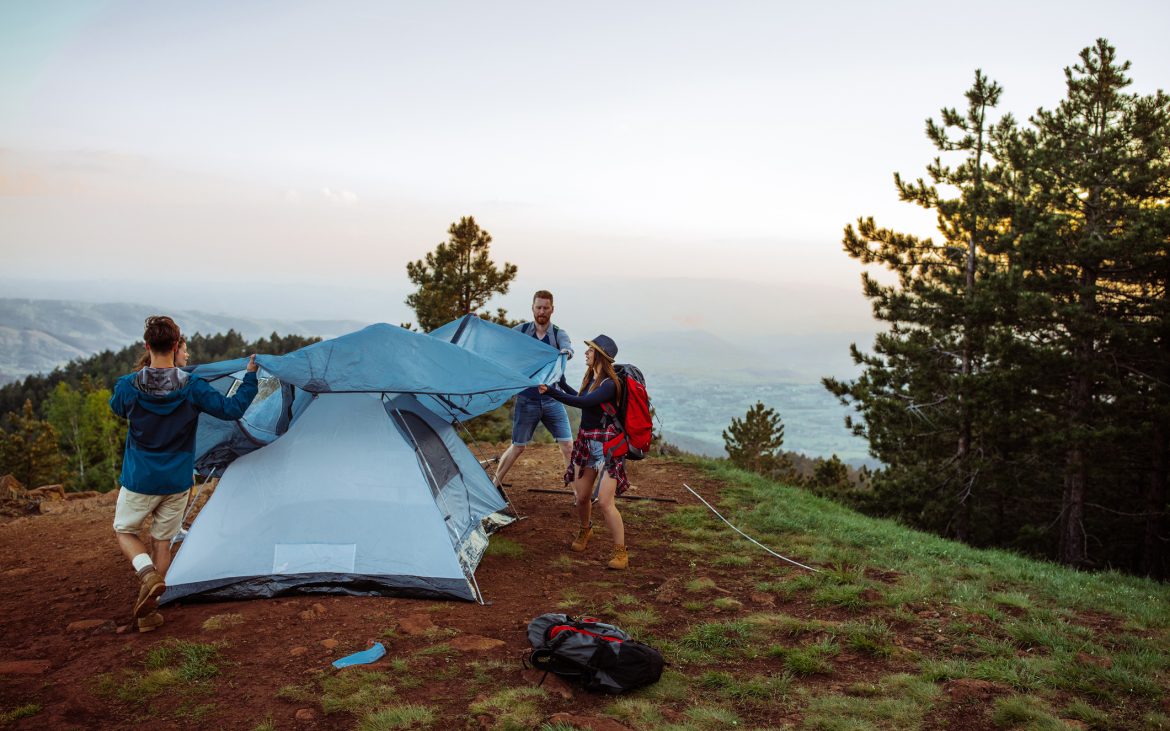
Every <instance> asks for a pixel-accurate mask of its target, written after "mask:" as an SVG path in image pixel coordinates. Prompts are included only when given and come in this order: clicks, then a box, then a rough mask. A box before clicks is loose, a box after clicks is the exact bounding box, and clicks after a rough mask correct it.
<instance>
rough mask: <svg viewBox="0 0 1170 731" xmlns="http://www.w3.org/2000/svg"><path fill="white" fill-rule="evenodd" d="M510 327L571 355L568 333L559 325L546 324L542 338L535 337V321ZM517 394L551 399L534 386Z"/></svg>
mask: <svg viewBox="0 0 1170 731" xmlns="http://www.w3.org/2000/svg"><path fill="white" fill-rule="evenodd" d="M512 329H513V330H516V331H517V332H521V333H524V334H525V335H528V336H529V337H532V338H536V339H537V340H539V341H540V342H542V343H545V344H546V345H551V346H553V347H554V348H556V349H557V350H560V351H562V352H565V351H567V353H566V354H567V355H568V356H569V357H570V358H572V357H573V345H572V342H571V341H570V340H569V333H567V332H565V331H564V330H562V329H560V328H559V327H557V326H556V325H554V324H552V323H551V322H550V323H549V324H548V330H547V331H545V333H544V337H543V338H537V337H536V323H535V322H522V323H520V324H519V325H516V326H515V327H513V328H512ZM518 395H519V396H520V397H521V398H543V399H544V400H546V401H551V400H552V399H551V398H550V397H549V396H543V397H542V396H541V395H540V391H538V390H537V389H535V388H526V389H524V390H523V391H521V392H520V393H519V394H518Z"/></svg>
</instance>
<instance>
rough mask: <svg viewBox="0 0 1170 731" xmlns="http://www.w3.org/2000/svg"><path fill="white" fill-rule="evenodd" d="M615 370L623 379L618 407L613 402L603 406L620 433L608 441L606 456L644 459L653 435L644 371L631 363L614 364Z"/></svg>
mask: <svg viewBox="0 0 1170 731" xmlns="http://www.w3.org/2000/svg"><path fill="white" fill-rule="evenodd" d="M613 369H614V372H616V373H617V377H618V378H619V379H620V380H621V385H622V397H621V400H620V402H619V403H618V406H617V408H616V409H615V408H614V407H613V405H612V404H604V405H602V407H601V408H602V410H604V411H605V413H606V414H607V415H608V416H609V418H610V419H612V420H613V421H614V422H615V423H617V425H618V428H619V429H621V433H620V434H618V435H617V436H615V437H614V438H613V439H610V440H608V441H606V443H605V456H606V457H611V458H612V457H625V458H626V459H642V458H643V457H645V456H646V451H647V450H648V449H650V442H651V440H652V439H653V437H654V423H653V421H652V418H653V417H652V416H651V415H650V395H649V394H648V393H646V378H645V377H644V376H643V375H642V371H640V370H638V368H637V367H636V366H632V365H630V364H628V363H625V364H619V365H615V366H614V367H613Z"/></svg>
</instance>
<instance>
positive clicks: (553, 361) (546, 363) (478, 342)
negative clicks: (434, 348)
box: [431, 315, 567, 384]
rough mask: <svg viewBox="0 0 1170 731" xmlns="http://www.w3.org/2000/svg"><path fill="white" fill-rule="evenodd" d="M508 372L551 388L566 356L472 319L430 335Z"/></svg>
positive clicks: (559, 374)
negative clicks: (550, 385)
mask: <svg viewBox="0 0 1170 731" xmlns="http://www.w3.org/2000/svg"><path fill="white" fill-rule="evenodd" d="M431 337H435V338H439V339H440V340H446V341H447V342H449V343H454V344H455V345H458V346H459V347H461V348H466V349H467V350H470V351H471V352H473V353H475V354H476V355H480V356H483V357H484V358H487V359H489V360H494V361H496V362H497V363H499V364H501V365H503V366H504V367H506V368H508V369H509V370H512V371H515V372H518V373H521V374H524V375H527V376H530V377H532V378H535V379H536V380H537V381H539V382H540V383H547V384H553V383H556V382H557V381H559V380H560V378H561V376H562V375H564V372H565V361H566V359H567V358H566V356H564V355H561V354H560V351H558V350H557V349H556V348H554V347H552V346H551V345H549V344H548V343H545V342H542V341H540V340H537V339H536V338H534V337H531V336H529V335H524V334H522V333H520V332H517V331H516V330H513V329H512V328H509V327H504V326H503V325H497V324H496V323H494V322H488V321H487V320H484V319H483V318H481V317H476V316H475V315H465V316H463V317H461V318H459V319H458V320H453V321H451V322H449V323H447V324H446V325H444V326H442V327H440V328H439V329H437V330H435V331H433V332H432V333H431Z"/></svg>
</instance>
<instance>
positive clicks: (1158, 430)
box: [1141, 417, 1170, 580]
mask: <svg viewBox="0 0 1170 731" xmlns="http://www.w3.org/2000/svg"><path fill="white" fill-rule="evenodd" d="M1168 431H1170V430H1167V428H1166V425H1165V424H1164V423H1162V422H1161V421H1160V417H1157V418H1155V421H1154V435H1153V436H1154V439H1153V452H1152V454H1151V455H1150V469H1149V472H1148V475H1147V479H1148V482H1147V483H1146V526H1145V538H1144V541H1143V543H1142V565H1141V571H1142V573H1144V574H1145V575H1146V576H1149V577H1150V578H1153V579H1159V580H1161V579H1165V578H1166V559H1165V553H1166V540H1167V537H1166V508H1167V497H1168V492H1167V463H1168V462H1170V459H1168V457H1170V443H1168V442H1167V436H1170V434H1168Z"/></svg>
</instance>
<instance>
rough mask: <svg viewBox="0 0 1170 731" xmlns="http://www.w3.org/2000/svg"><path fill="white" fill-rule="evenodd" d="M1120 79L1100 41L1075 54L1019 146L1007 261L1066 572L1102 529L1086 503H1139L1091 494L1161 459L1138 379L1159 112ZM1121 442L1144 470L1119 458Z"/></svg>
mask: <svg viewBox="0 0 1170 731" xmlns="http://www.w3.org/2000/svg"><path fill="white" fill-rule="evenodd" d="M1129 68H1130V64H1129V63H1128V62H1124V63H1121V62H1118V61H1117V58H1116V51H1115V49H1114V48H1113V47H1112V46H1111V45H1110V44H1109V43H1108V42H1107V41H1105V40H1104V39H1100V40H1098V41H1097V43H1096V44H1095V45H1094V46H1091V47H1089V48H1085V49H1084V50H1083V51H1082V52H1081V54H1080V63H1078V64H1075V65H1073V66H1072V67H1071V68H1066V69H1065V80H1066V87H1067V94H1066V97H1065V99H1064V100H1063V101H1061V103H1060V104H1059V105H1058V106H1057V107H1056V108H1055V109H1054V110H1052V111H1046V110H1044V109H1041V110H1039V111H1038V112H1037V113H1036V114H1035V115H1034V116H1033V118H1032V120H1031V121H1032V124H1033V127H1034V130H1033V131H1030V132H1029V133H1028V134H1026V135H1025V140H1026V146H1027V148H1028V149H1030V150H1031V159H1030V165H1031V169H1032V171H1033V172H1032V174H1033V176H1034V180H1033V187H1032V191H1031V194H1030V196H1029V197H1028V199H1027V200H1025V201H1023V203H1022V205H1021V206H1020V210H1019V211H1018V213H1017V218H1018V219H1020V221H1021V222H1022V228H1023V229H1024V231H1025V234H1024V235H1022V236H1020V238H1019V242H1018V247H1017V249H1016V252H1015V255H1016V256H1017V257H1019V259H1020V260H1021V261H1022V262H1023V266H1024V267H1025V268H1026V269H1027V270H1028V271H1029V272H1030V276H1029V277H1028V278H1027V280H1026V281H1025V290H1026V294H1027V295H1028V296H1029V298H1030V299H1032V300H1033V301H1034V302H1035V303H1037V304H1036V306H1035V307H1034V310H1035V312H1036V313H1037V314H1036V315H1035V316H1034V317H1032V318H1031V319H1030V321H1029V322H1028V323H1027V326H1028V328H1027V329H1028V330H1029V331H1030V332H1028V333H1027V334H1028V336H1029V341H1030V342H1031V343H1034V344H1036V345H1035V346H1034V347H1033V349H1032V350H1033V352H1034V353H1038V355H1036V356H1035V357H1036V359H1037V360H1043V361H1044V362H1045V363H1046V365H1047V371H1048V372H1047V380H1046V381H1045V383H1046V384H1048V386H1049V387H1048V388H1047V389H1046V390H1047V391H1048V392H1049V393H1051V404H1052V407H1053V410H1054V411H1055V412H1057V413H1059V417H1060V418H1059V422H1058V424H1056V430H1055V431H1054V432H1053V434H1052V435H1051V439H1052V440H1053V441H1054V446H1055V448H1056V450H1057V452H1058V453H1059V461H1060V464H1061V467H1062V470H1061V471H1062V493H1061V498H1060V547H1059V556H1060V560H1061V561H1062V562H1064V563H1066V564H1070V565H1074V566H1081V565H1085V564H1086V563H1088V561H1089V556H1088V543H1089V536H1090V531H1089V530H1088V529H1087V528H1086V525H1087V523H1089V522H1092V521H1094V520H1095V521H1097V522H1098V523H1100V524H1101V525H1106V524H1109V523H1112V519H1110V518H1108V517H1106V516H1104V515H1102V516H1093V517H1090V516H1087V515H1086V507H1087V506H1088V505H1089V503H1090V502H1097V503H1100V502H1109V503H1116V502H1118V501H1131V500H1136V499H1139V496H1137V495H1129V494H1127V492H1126V491H1114V492H1113V494H1108V492H1107V491H1105V490H1103V485H1104V484H1108V483H1115V484H1116V483H1120V482H1122V481H1123V480H1124V477H1123V475H1126V474H1127V473H1129V474H1132V475H1133V477H1134V478H1136V477H1137V474H1135V473H1133V470H1134V469H1135V462H1140V463H1143V464H1147V465H1153V469H1154V471H1155V472H1157V471H1158V470H1159V469H1161V470H1162V471H1163V472H1164V468H1158V467H1156V460H1157V459H1159V458H1160V457H1159V456H1158V455H1164V454H1165V436H1164V434H1159V431H1160V430H1161V425H1164V424H1165V422H1164V421H1161V419H1162V417H1163V416H1164V415H1165V409H1164V408H1159V407H1158V403H1159V401H1160V399H1164V398H1165V395H1166V389H1165V388H1164V387H1155V386H1156V383H1155V382H1154V381H1149V382H1148V383H1147V382H1143V381H1144V380H1145V379H1147V378H1151V377H1152V378H1153V379H1155V380H1156V379H1157V376H1154V375H1153V374H1152V373H1149V371H1148V369H1150V368H1151V367H1152V368H1153V369H1155V370H1156V369H1157V368H1158V367H1159V365H1160V363H1164V359H1159V357H1158V355H1157V354H1156V351H1157V347H1156V345H1154V344H1155V343H1156V342H1157V339H1158V335H1156V334H1155V331H1156V330H1157V329H1158V328H1160V327H1161V328H1164V325H1159V324H1155V323H1154V319H1153V318H1156V317H1158V318H1159V319H1161V321H1162V322H1164V317H1160V316H1161V315H1164V313H1165V306H1164V303H1159V302H1158V301H1157V299H1158V297H1157V295H1155V296H1154V297H1153V298H1149V297H1144V298H1143V296H1142V293H1143V291H1145V292H1147V293H1153V292H1156V291H1157V290H1158V289H1159V288H1160V287H1162V286H1164V284H1163V283H1159V282H1158V281H1157V262H1158V261H1159V260H1160V261H1163V262H1164V260H1165V246H1166V242H1167V240H1168V238H1170V233H1168V232H1170V227H1168V225H1167V213H1166V205H1167V204H1166V201H1167V196H1168V191H1170V176H1168V175H1167V147H1166V145H1167V136H1168V132H1167V119H1168V112H1167V108H1168V106H1167V102H1166V97H1165V96H1164V95H1162V94H1161V93H1159V94H1157V95H1155V96H1154V97H1146V98H1143V97H1139V96H1137V95H1134V94H1130V93H1125V91H1124V90H1125V89H1126V88H1127V87H1128V86H1129V85H1130V84H1131V80H1130V79H1129V77H1128V76H1127V72H1128V71H1129ZM1163 266H1164V264H1163ZM1163 299H1164V295H1163ZM1151 347H1152V351H1151ZM1143 353H1145V355H1144V356H1143ZM1151 355H1152V359H1153V362H1145V363H1142V362H1141V361H1143V360H1148V359H1149V357H1150V356H1151ZM1164 355H1165V353H1164V351H1163V352H1162V356H1163V357H1164ZM1139 364H1140V366H1141V367H1140V368H1139ZM1139 373H1140V374H1143V376H1144V378H1139V377H1137V376H1138V374H1139ZM1037 385H1038V386H1041V384H1037ZM1141 392H1146V394H1147V395H1146V396H1141V395H1139V394H1140V393H1141ZM1162 403H1164V402H1162ZM1160 421H1161V424H1159V423H1158V422H1160ZM1151 432H1152V433H1151ZM1133 440H1137V441H1139V442H1140V443H1141V444H1142V449H1143V450H1144V451H1146V452H1147V453H1148V454H1151V455H1154V460H1153V461H1151V460H1150V459H1149V458H1148V457H1142V458H1135V456H1133V455H1131V454H1130V452H1131V450H1132V447H1130V446H1128V444H1127V443H1130V442H1132V441H1133ZM1134 481H1135V482H1136V481H1137V480H1136V479H1135V480H1134ZM1152 488H1153V489H1154V491H1155V492H1157V490H1158V489H1161V490H1162V496H1163V497H1162V501H1163V502H1162V504H1161V507H1160V508H1159V509H1158V510H1156V511H1154V512H1157V513H1164V512H1165V502H1164V496H1165V490H1164V485H1163V486H1161V487H1160V488H1159V486H1157V485H1152ZM1155 502H1157V498H1155ZM1110 509H1112V508H1110Z"/></svg>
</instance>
